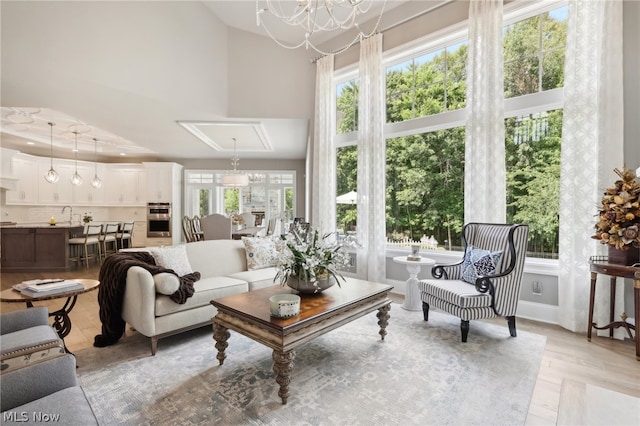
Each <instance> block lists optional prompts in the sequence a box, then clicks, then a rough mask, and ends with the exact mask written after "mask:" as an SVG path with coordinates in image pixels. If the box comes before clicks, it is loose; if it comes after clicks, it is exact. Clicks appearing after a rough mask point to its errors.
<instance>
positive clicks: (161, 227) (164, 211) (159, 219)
mask: <svg viewBox="0 0 640 426" xmlns="http://www.w3.org/2000/svg"><path fill="white" fill-rule="evenodd" d="M170 236H171V203H149V204H147V237H149V238H154V237H155V238H159V237H160V238H162V237H170Z"/></svg>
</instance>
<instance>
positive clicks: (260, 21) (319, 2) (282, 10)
mask: <svg viewBox="0 0 640 426" xmlns="http://www.w3.org/2000/svg"><path fill="white" fill-rule="evenodd" d="M378 1H379V0H378ZM373 2H374V0H297V1H291V0H256V24H257V25H258V26H262V27H263V28H264V30H265V32H266V33H267V34H268V35H269V37H271V38H272V39H273V41H275V42H276V43H277V44H278V45H280V46H282V47H284V48H286V49H297V48H299V47H302V46H304V47H305V49H309V48H312V49H313V50H315V51H316V52H318V53H320V54H322V55H329V54H339V53H342V52H344V51H345V50H347V49H348V48H350V47H351V46H353V45H354V44H355V43H356V42H358V41H360V40H363V39H366V38H368V37H371V36H372V35H373V34H375V33H376V32H377V31H378V27H379V26H380V20H381V19H382V14H383V13H384V8H385V6H386V3H387V0H382V8H381V9H380V15H379V16H378V19H377V21H376V24H375V27H374V28H373V29H372V30H371V32H369V33H364V32H363V31H362V29H361V28H360V23H359V22H358V16H359V15H362V14H365V13H367V12H368V11H369V9H371V5H372V3H373ZM269 15H271V16H272V17H274V18H276V19H279V20H281V21H283V22H284V23H285V24H287V25H290V26H293V27H298V28H300V30H301V34H302V35H303V39H302V41H300V42H299V43H298V44H285V43H283V42H281V41H279V40H278V39H277V38H276V36H274V34H273V33H272V31H271V30H270V29H269V27H268V25H267V23H266V22H265V17H266V16H269ZM267 20H269V18H267ZM352 28H355V29H356V30H357V31H358V33H357V34H356V35H355V37H354V38H353V39H352V40H351V41H350V42H349V43H347V44H346V45H344V46H342V47H340V48H338V49H335V50H333V51H325V50H322V49H320V48H319V47H318V46H317V45H316V44H314V41H313V35H314V34H316V33H320V32H328V31H335V30H340V29H342V30H349V29H352Z"/></svg>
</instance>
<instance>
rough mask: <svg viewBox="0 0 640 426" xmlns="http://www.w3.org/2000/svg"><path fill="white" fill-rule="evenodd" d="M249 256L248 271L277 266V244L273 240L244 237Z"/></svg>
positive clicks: (243, 240)
mask: <svg viewBox="0 0 640 426" xmlns="http://www.w3.org/2000/svg"><path fill="white" fill-rule="evenodd" d="M242 242H243V243H244V249H245V252H246V256H247V269H248V270H250V271H251V270H254V269H262V268H267V267H269V266H275V265H276V260H277V252H276V244H275V242H274V240H273V239H272V238H261V237H242Z"/></svg>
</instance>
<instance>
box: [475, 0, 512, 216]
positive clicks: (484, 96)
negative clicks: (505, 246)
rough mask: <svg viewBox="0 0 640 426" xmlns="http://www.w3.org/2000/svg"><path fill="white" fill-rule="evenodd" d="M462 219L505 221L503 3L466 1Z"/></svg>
mask: <svg viewBox="0 0 640 426" xmlns="http://www.w3.org/2000/svg"><path fill="white" fill-rule="evenodd" d="M467 73H468V74H467V121H466V130H465V135H466V136H465V144H466V145H465V165H464V168H465V170H464V221H465V223H468V222H492V223H504V222H505V221H506V209H507V208H506V182H505V180H506V169H505V158H504V156H505V151H504V89H503V86H504V83H503V79H502V75H503V73H502V0H473V1H471V2H470V3H469V55H468V59H467Z"/></svg>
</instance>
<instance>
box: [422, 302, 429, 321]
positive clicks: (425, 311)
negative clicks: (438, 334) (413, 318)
mask: <svg viewBox="0 0 640 426" xmlns="http://www.w3.org/2000/svg"><path fill="white" fill-rule="evenodd" d="M422 316H423V317H424V320H425V321H429V304H428V303H427V302H422Z"/></svg>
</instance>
